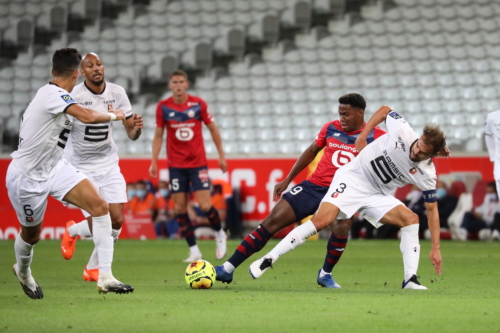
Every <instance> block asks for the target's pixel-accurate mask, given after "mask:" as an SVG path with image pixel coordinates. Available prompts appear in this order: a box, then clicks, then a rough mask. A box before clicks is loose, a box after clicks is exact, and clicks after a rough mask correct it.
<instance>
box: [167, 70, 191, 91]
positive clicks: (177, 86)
mask: <svg viewBox="0 0 500 333" xmlns="http://www.w3.org/2000/svg"><path fill="white" fill-rule="evenodd" d="M188 88H189V81H188V76H187V74H186V72H184V71H183V70H180V69H176V70H175V71H173V72H172V74H170V79H169V81H168V89H170V90H172V93H173V94H174V95H175V96H181V95H184V94H185V93H186V90H187V89H188Z"/></svg>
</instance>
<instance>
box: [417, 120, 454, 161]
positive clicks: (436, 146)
mask: <svg viewBox="0 0 500 333" xmlns="http://www.w3.org/2000/svg"><path fill="white" fill-rule="evenodd" d="M445 149H446V137H445V135H444V133H443V131H442V130H441V127H439V125H437V124H432V125H426V126H425V127H424V133H423V134H422V136H421V137H420V138H419V139H418V140H417V141H415V142H414V143H413V144H412V146H411V148H410V160H412V161H413V162H420V161H423V160H426V159H428V158H431V157H435V156H437V155H438V154H439V153H442V152H444V151H445Z"/></svg>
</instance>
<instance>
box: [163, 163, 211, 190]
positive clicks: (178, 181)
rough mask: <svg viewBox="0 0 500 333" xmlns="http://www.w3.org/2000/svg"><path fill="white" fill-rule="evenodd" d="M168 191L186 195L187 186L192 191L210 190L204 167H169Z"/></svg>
mask: <svg viewBox="0 0 500 333" xmlns="http://www.w3.org/2000/svg"><path fill="white" fill-rule="evenodd" d="M168 172H169V174H170V190H171V192H172V193H188V192H189V185H190V184H191V185H192V186H193V190H194V191H195V192H196V191H200V190H210V178H208V168H207V167H206V166H202V167H198V168H174V167H169V168H168Z"/></svg>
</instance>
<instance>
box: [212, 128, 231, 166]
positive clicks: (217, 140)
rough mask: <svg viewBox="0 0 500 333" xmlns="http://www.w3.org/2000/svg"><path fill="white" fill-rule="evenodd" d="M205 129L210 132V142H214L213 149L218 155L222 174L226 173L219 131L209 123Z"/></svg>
mask: <svg viewBox="0 0 500 333" xmlns="http://www.w3.org/2000/svg"><path fill="white" fill-rule="evenodd" d="M207 127H208V129H209V130H210V135H211V136H212V141H213V142H214V144H215V147H217V152H218V153H219V167H220V169H221V170H222V172H226V171H227V162H226V157H225V155H224V150H223V149H222V139H221V137H220V133H219V129H218V128H217V125H215V123H210V124H208V125H207Z"/></svg>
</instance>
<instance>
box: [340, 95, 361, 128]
mask: <svg viewBox="0 0 500 333" xmlns="http://www.w3.org/2000/svg"><path fill="white" fill-rule="evenodd" d="M365 108H366V102H365V99H364V98H363V96H361V95H360V94H355V93H352V94H346V95H343V96H341V97H340V98H339V116H340V126H342V129H343V130H344V131H345V132H350V131H357V130H359V129H361V127H363V124H364V123H365V117H364V116H365Z"/></svg>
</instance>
